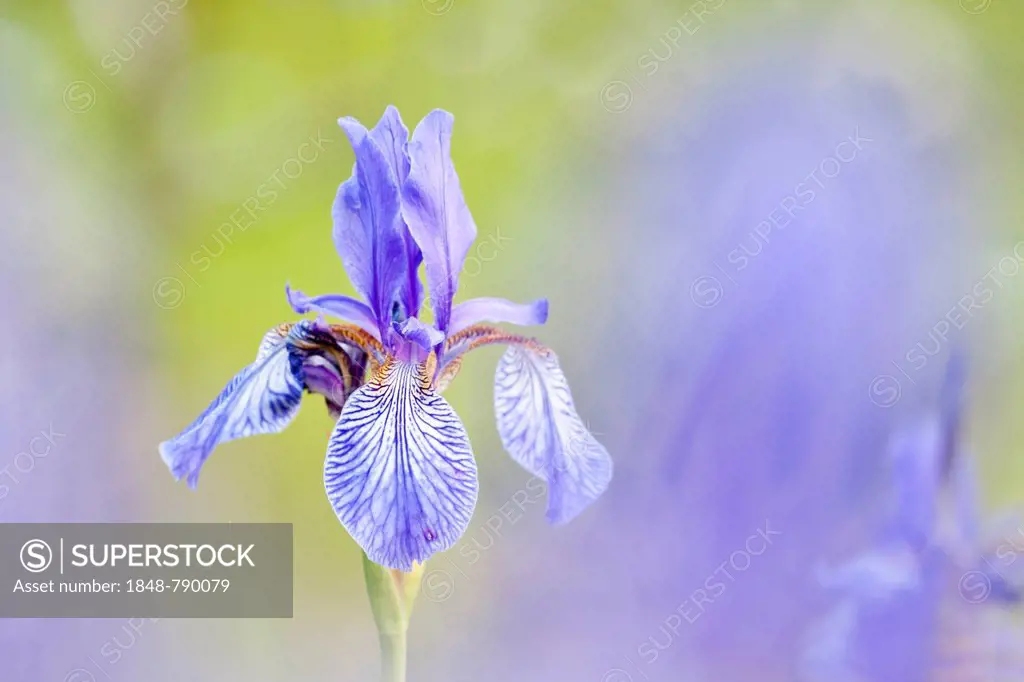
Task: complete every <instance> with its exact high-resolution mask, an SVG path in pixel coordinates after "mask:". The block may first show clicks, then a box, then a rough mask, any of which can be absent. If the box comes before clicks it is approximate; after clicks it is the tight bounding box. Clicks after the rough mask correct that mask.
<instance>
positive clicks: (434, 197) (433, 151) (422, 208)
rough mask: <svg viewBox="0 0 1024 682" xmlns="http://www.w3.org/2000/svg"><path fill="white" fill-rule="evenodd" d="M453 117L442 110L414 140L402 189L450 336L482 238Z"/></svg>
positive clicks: (438, 317)
mask: <svg viewBox="0 0 1024 682" xmlns="http://www.w3.org/2000/svg"><path fill="white" fill-rule="evenodd" d="M452 122H453V117H452V115H451V114H449V113H448V112H447V111H442V110H440V109H437V110H434V111H432V112H430V113H429V114H427V116H426V118H424V119H423V120H422V121H420V124H419V125H417V126H416V130H414V131H413V134H412V139H411V140H410V141H409V159H410V163H411V170H410V172H409V179H408V180H407V181H406V182H405V183H404V184H403V185H402V193H401V201H402V215H403V216H404V217H405V220H406V222H407V223H408V225H409V231H410V233H412V236H413V238H414V239H415V240H416V243H417V244H419V247H420V249H421V250H422V251H423V262H424V263H425V264H426V278H427V287H428V288H429V290H430V300H431V304H432V306H433V308H434V320H435V324H437V327H438V329H440V330H441V331H442V332H446V333H447V332H448V328H449V322H450V318H451V309H452V300H453V299H454V298H455V291H456V290H457V289H458V286H459V272H461V270H462V264H463V262H464V261H465V260H466V254H467V253H468V252H469V247H470V246H472V244H473V240H474V239H476V223H474V222H473V216H472V214H470V212H469V208H468V207H467V206H466V201H465V198H464V197H463V196H462V188H461V187H460V185H459V176H458V174H456V172H455V166H454V165H453V164H452V159H451V138H452Z"/></svg>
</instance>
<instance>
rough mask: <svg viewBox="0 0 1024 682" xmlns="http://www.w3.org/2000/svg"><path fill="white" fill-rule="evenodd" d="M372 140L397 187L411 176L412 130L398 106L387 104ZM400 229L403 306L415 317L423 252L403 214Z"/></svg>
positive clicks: (399, 222)
mask: <svg viewBox="0 0 1024 682" xmlns="http://www.w3.org/2000/svg"><path fill="white" fill-rule="evenodd" d="M370 137H371V138H372V139H373V141H374V142H375V143H377V146H378V147H380V150H381V151H382V152H384V158H386V159H387V162H388V166H390V167H391V172H392V173H394V175H395V180H396V181H397V182H398V186H399V187H401V186H402V185H404V184H405V181H406V180H407V179H408V177H409V150H408V144H409V129H408V128H406V127H405V123H403V122H402V117H401V115H399V113H398V109H396V108H395V107H393V106H388V108H387V109H385V110H384V115H383V116H381V118H380V121H379V122H378V123H377V125H376V126H374V128H373V130H371V131H370ZM398 231H399V232H400V233H401V235H402V244H403V245H404V248H405V258H406V266H405V268H406V276H405V278H404V280H403V282H402V294H401V299H402V306H403V308H404V309H405V310H404V312H405V315H406V316H407V317H415V316H416V315H418V314H419V311H420V304H421V303H422V301H423V285H422V284H421V283H420V277H419V267H420V263H422V262H423V253H422V252H421V251H420V247H419V245H418V244H417V243H416V240H414V239H413V238H412V234H410V232H409V226H408V225H406V223H405V220H404V219H403V218H402V216H401V214H399V217H398Z"/></svg>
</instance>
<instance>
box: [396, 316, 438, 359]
mask: <svg viewBox="0 0 1024 682" xmlns="http://www.w3.org/2000/svg"><path fill="white" fill-rule="evenodd" d="M398 333H399V334H401V335H402V337H403V338H405V339H407V340H409V341H412V342H414V343H416V344H418V345H419V346H420V347H421V348H423V350H426V351H429V350H430V349H431V348H433V347H434V346H436V345H437V344H439V343H442V342H443V341H444V334H442V333H441V332H440V331H438V330H437V329H435V328H434V327H433V326H431V325H429V324H426V323H425V322H421V321H420V320H419V319H418V318H415V317H410V318H408V319H407V320H405V321H404V322H402V323H401V324H399V325H398Z"/></svg>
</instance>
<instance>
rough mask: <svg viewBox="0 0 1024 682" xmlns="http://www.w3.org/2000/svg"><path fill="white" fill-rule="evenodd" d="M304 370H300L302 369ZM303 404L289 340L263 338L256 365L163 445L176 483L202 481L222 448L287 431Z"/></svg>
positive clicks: (276, 335)
mask: <svg viewBox="0 0 1024 682" xmlns="http://www.w3.org/2000/svg"><path fill="white" fill-rule="evenodd" d="M299 371H301V370H299ZM301 401H302V378H301V377H300V376H297V375H296V370H295V369H294V368H293V365H292V360H291V357H290V355H289V352H288V349H287V347H286V344H285V337H284V336H282V335H281V334H280V333H279V332H277V330H273V331H271V332H270V333H268V334H267V336H265V337H264V340H263V343H261V344H260V352H259V355H258V358H257V360H256V362H254V363H253V364H251V365H249V366H248V367H246V368H245V369H243V370H242V371H241V372H239V373H238V374H236V375H235V377H234V378H233V379H232V380H231V381H230V382H229V383H228V385H227V386H226V387H225V388H224V390H223V391H221V392H220V395H218V396H217V398H216V399H214V401H213V402H212V403H211V404H210V406H209V407H207V408H206V410H204V411H203V413H202V414H201V415H199V417H198V418H197V419H196V420H195V421H194V422H193V423H192V424H191V425H190V426H189V427H188V428H186V429H185V430H184V431H182V432H181V433H180V434H179V435H178V436H176V437H174V438H172V439H170V440H167V441H164V442H163V443H161V444H160V456H161V457H162V458H163V460H164V462H165V463H166V464H167V466H168V467H169V468H170V470H171V473H172V474H173V475H174V477H175V478H176V479H179V480H180V479H181V478H182V477H187V479H188V484H189V486H190V487H192V488H195V487H196V485H197V484H198V482H199V470H200V469H201V468H202V466H203V463H204V462H206V459H207V458H208V457H209V456H210V453H211V452H213V450H214V448H216V447H217V445H219V444H220V443H225V442H227V441H230V440H235V439H238V438H244V437H246V436H252V435H256V434H261V433H277V432H279V431H281V430H283V429H284V428H285V427H286V426H288V424H289V423H291V421H292V418H293V417H294V416H295V413H296V412H297V411H298V409H299V404H300V403H301Z"/></svg>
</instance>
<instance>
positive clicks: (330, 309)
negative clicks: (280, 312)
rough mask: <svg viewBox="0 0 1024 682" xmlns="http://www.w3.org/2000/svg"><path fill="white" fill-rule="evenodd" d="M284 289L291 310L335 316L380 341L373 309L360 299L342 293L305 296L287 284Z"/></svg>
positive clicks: (300, 312) (302, 313)
mask: <svg viewBox="0 0 1024 682" xmlns="http://www.w3.org/2000/svg"><path fill="white" fill-rule="evenodd" d="M284 291H285V295H286V296H287V297H288V304H289V305H291V307H292V310H294V311H295V312H297V313H299V314H300V315H305V314H306V313H311V312H313V313H319V314H321V315H329V316H331V317H336V318H338V319H339V320H344V321H346V322H351V323H352V324H354V325H356V326H358V327H359V328H360V329H364V330H366V331H367V332H369V333H370V334H372V335H373V337H374V338H375V339H377V340H378V341H380V331H379V330H378V329H377V322H376V320H375V319H374V315H373V311H372V310H370V307H369V306H368V305H366V304H365V303H363V302H362V301H358V300H356V299H354V298H352V297H351V296H344V295H342V294H324V295H322V296H306V294H304V293H302V292H301V291H299V290H298V289H292V288H291V286H289V285H287V284H286V285H285V287H284Z"/></svg>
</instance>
